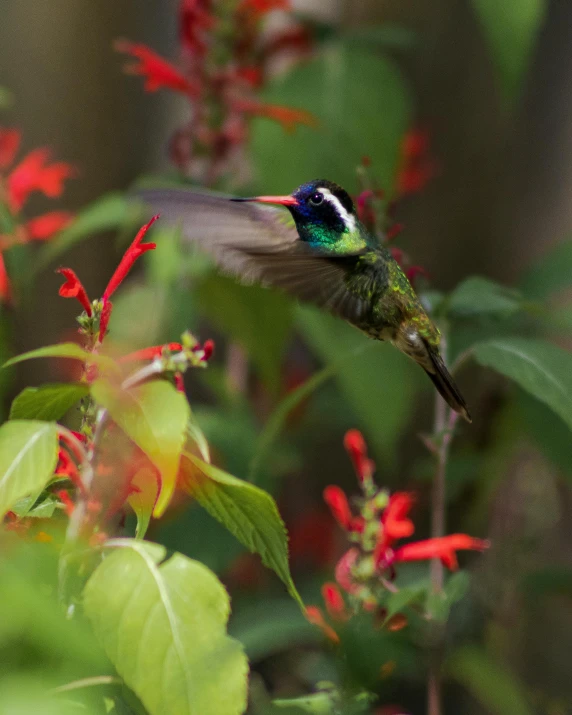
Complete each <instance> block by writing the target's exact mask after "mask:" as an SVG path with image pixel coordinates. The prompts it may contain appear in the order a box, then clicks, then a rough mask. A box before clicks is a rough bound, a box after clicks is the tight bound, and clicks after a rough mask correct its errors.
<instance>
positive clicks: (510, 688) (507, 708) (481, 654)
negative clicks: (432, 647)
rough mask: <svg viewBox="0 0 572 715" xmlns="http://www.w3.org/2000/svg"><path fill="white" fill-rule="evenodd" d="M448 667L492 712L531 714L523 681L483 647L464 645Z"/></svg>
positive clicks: (514, 714) (505, 714)
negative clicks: (493, 658) (465, 646)
mask: <svg viewBox="0 0 572 715" xmlns="http://www.w3.org/2000/svg"><path fill="white" fill-rule="evenodd" d="M447 671H448V672H449V673H450V674H451V676H452V677H453V678H454V679H455V680H457V681H458V682H459V683H461V685H463V686H464V687H465V688H466V689H467V690H468V691H469V692H470V693H471V694H472V695H473V696H474V697H475V698H476V699H477V701H478V702H479V703H481V705H483V707H484V708H485V709H486V711H487V712H490V713H491V714H492V715H532V714H533V712H534V709H533V708H532V705H531V704H530V703H529V702H528V698H527V696H526V692H525V690H524V685H523V684H522V683H520V682H519V681H518V680H516V678H515V677H514V676H513V675H512V673H510V672H509V671H508V670H506V668H505V667H504V666H503V665H502V664H501V663H498V662H497V661H494V660H492V659H491V657H490V656H489V655H488V654H487V653H485V651H484V650H482V649H480V648H476V647H475V648H470V647H467V648H463V649H461V650H459V651H457V652H456V653H455V654H454V655H452V656H451V657H450V658H449V661H448V663H447Z"/></svg>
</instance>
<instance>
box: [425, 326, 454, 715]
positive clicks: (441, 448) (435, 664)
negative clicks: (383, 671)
mask: <svg viewBox="0 0 572 715" xmlns="http://www.w3.org/2000/svg"><path fill="white" fill-rule="evenodd" d="M441 353H442V355H443V359H444V360H445V359H446V353H447V342H446V339H445V336H443V338H442V340H441ZM456 421H457V413H456V412H453V410H451V409H449V407H448V406H447V404H446V402H445V401H444V400H443V398H442V397H441V395H439V394H437V395H436V396H435V416H434V425H433V439H432V442H433V443H434V444H436V445H437V450H436V451H435V453H434V454H435V458H436V465H435V475H434V477H433V489H432V493H431V536H432V537H433V538H439V537H442V536H445V504H446V473H447V461H448V459H449V448H450V445H451V439H452V437H453V430H454V427H455V423H456ZM430 575H431V590H432V592H433V594H440V593H441V592H442V590H443V584H444V568H443V564H442V563H441V561H440V559H432V560H431V565H430ZM435 635H436V642H435V643H433V644H432V649H433V652H432V654H431V659H430V663H429V673H428V681H427V713H428V715H441V712H442V708H441V702H442V694H441V643H440V640H441V636H440V634H439V633H436V634H435Z"/></svg>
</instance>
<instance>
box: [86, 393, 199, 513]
mask: <svg viewBox="0 0 572 715" xmlns="http://www.w3.org/2000/svg"><path fill="white" fill-rule="evenodd" d="M91 392H92V395H93V398H94V400H95V401H96V402H97V403H98V404H100V405H101V406H102V407H105V408H106V409H107V410H108V411H109V414H110V415H111V417H112V418H113V420H114V421H115V422H116V423H117V424H118V425H119V426H120V427H121V429H122V430H123V431H124V432H125V434H126V435H127V436H128V437H129V438H130V439H132V440H133V441H134V442H135V444H136V445H137V446H138V447H139V448H140V449H142V450H143V452H145V454H146V455H147V456H148V457H149V459H150V460H151V462H152V463H153V464H154V465H155V466H156V467H157V469H158V470H159V472H160V474H161V488H160V491H159V497H158V499H157V502H156V504H155V508H154V510H153V516H155V517H159V516H161V515H162V514H163V513H164V511H165V509H166V508H167V506H168V504H169V501H170V500H171V497H172V495H173V491H174V489H175V483H176V479H177V472H178V470H179V461H180V457H181V452H182V450H183V446H184V442H185V435H186V429H187V423H188V421H189V416H190V409H189V404H188V402H187V398H186V397H185V395H184V394H183V393H182V392H178V391H177V390H176V389H175V388H174V387H173V385H171V384H170V383H169V382H167V381H165V380H154V381H153V382H148V383H146V384H144V385H141V386H140V387H136V388H133V389H130V390H121V389H120V388H117V387H115V386H113V385H111V384H110V383H109V382H106V381H104V380H97V381H96V382H95V383H94V384H93V385H92V388H91Z"/></svg>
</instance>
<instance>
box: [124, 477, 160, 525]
mask: <svg viewBox="0 0 572 715" xmlns="http://www.w3.org/2000/svg"><path fill="white" fill-rule="evenodd" d="M131 486H132V487H134V488H135V490H137V491H133V492H132V493H131V494H129V497H128V498H127V501H128V502H129V505H130V507H131V508H132V509H133V511H134V512H135V516H136V517H137V527H136V529H135V538H136V539H144V538H145V534H146V533H147V529H148V528H149V522H150V521H151V515H152V513H153V507H154V506H155V503H156V501H157V492H158V491H159V485H158V484H157V478H156V474H155V472H154V471H153V470H152V469H148V468H147V469H145V468H143V469H140V470H139V471H138V472H137V474H135V476H134V477H133V479H132V480H131Z"/></svg>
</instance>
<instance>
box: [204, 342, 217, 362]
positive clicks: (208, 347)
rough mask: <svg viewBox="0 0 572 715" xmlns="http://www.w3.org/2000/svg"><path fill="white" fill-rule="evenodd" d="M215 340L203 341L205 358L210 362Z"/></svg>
mask: <svg viewBox="0 0 572 715" xmlns="http://www.w3.org/2000/svg"><path fill="white" fill-rule="evenodd" d="M214 348H215V344H214V340H205V342H204V343H203V360H204V361H205V362H208V360H210V359H211V357H212V354H213V353H214Z"/></svg>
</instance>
